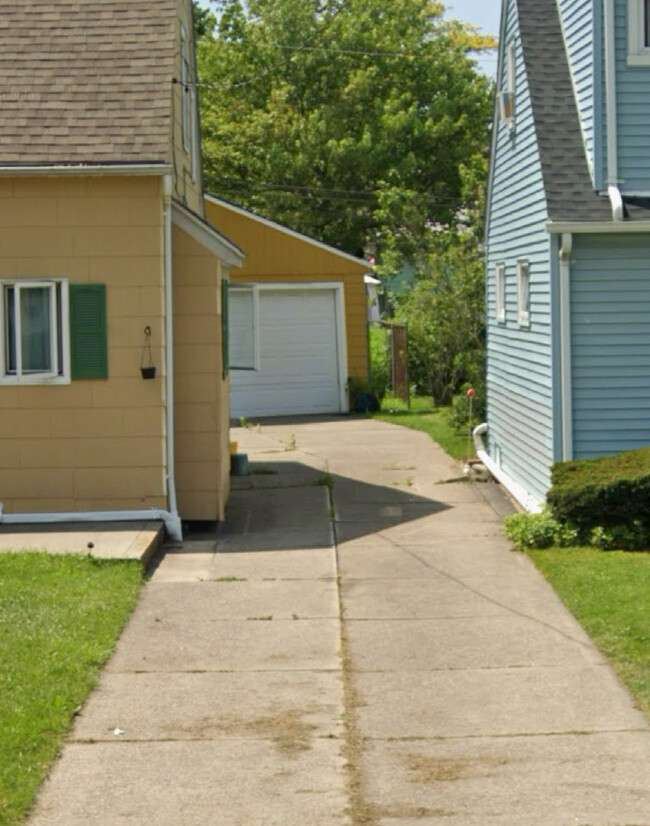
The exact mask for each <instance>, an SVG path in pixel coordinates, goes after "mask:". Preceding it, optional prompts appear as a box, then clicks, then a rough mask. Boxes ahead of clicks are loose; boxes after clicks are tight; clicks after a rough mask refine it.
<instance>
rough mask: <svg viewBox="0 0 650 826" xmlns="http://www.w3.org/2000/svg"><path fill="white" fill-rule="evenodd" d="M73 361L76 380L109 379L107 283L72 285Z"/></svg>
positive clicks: (71, 326) (71, 325)
mask: <svg viewBox="0 0 650 826" xmlns="http://www.w3.org/2000/svg"><path fill="white" fill-rule="evenodd" d="M70 362H71V369H72V378H73V379H107V378H108V346H107V335H106V286H105V285H104V284H70Z"/></svg>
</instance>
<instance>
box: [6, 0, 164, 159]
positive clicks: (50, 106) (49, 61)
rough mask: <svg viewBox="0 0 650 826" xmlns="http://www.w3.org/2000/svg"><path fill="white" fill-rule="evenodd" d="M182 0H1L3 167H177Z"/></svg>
mask: <svg viewBox="0 0 650 826" xmlns="http://www.w3.org/2000/svg"><path fill="white" fill-rule="evenodd" d="M175 16H176V2H175V0H146V1H145V0H122V2H116V1H115V0H76V2H69V1H68V0H62V1H61V0H59V1H58V2H56V3H52V2H51V0H0V90H1V91H0V104H1V107H2V117H1V118H0V166H8V165H33V164H44V165H48V164H111V163H134V164H135V163H164V162H166V161H168V160H169V154H170V131H171V106H172V80H173V75H174V53H175V43H174V32H175Z"/></svg>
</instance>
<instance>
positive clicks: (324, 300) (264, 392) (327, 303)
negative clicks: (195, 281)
mask: <svg viewBox="0 0 650 826" xmlns="http://www.w3.org/2000/svg"><path fill="white" fill-rule="evenodd" d="M252 295H253V291H251V290H249V291H248V294H246V291H245V290H242V291H240V290H238V289H237V288H234V289H231V302H230V307H231V311H230V325H231V339H230V340H231V365H232V368H231V371H230V376H231V410H232V415H233V416H234V417H235V418H239V417H240V416H245V417H246V418H250V417H251V416H283V415H300V414H304V415H306V414H309V413H339V412H341V399H340V376H339V344H338V335H337V323H338V318H337V293H336V290H333V289H308V290H301V289H272V288H268V289H267V288H260V289H259V290H257V292H256V301H257V306H256V308H255V312H254V313H253V310H252V307H253V299H252ZM233 299H234V300H233ZM253 316H254V319H253V320H252V318H253ZM251 328H253V329H254V336H255V341H254V344H252V343H251V338H250V335H249V333H250V330H251ZM252 350H255V351H256V357H255V359H253V360H254V361H255V363H256V367H257V369H254V370H250V369H248V370H241V369H236V366H235V365H236V364H237V356H238V354H242V355H241V357H242V359H243V358H246V357H247V356H246V353H247V352H248V351H250V352H251V354H252Z"/></svg>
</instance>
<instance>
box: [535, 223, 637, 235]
mask: <svg viewBox="0 0 650 826" xmlns="http://www.w3.org/2000/svg"><path fill="white" fill-rule="evenodd" d="M546 230H547V231H548V232H553V233H562V232H573V233H576V234H584V235H592V234H595V233H598V234H599V235H600V234H602V233H603V232H614V233H634V232H646V233H647V232H650V221H625V222H623V223H612V222H611V221H592V222H589V221H584V222H579V221H547V222H546Z"/></svg>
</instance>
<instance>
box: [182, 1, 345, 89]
mask: <svg viewBox="0 0 650 826" xmlns="http://www.w3.org/2000/svg"><path fill="white" fill-rule="evenodd" d="M353 2H354V0H343V2H342V3H341V5H340V6H339V7H338V9H337V10H336V11H335V12H334V13H333V14H331V15H330V16H329V17H328V18H327V20H326V21H325V22H324V23H323V25H322V26H321V27H320V28H319V29H317V30H316V31H315V32H313V33H312V34H311V35H310V36H309V37H308V38H307V39H306V40H304V41H303V42H302V43H301V44H300V45H299V46H296V47H294V48H295V49H296V50H300V49H303V48H307V47H308V46H309V44H310V43H311V42H312V41H313V40H315V39H316V38H317V37H321V35H323V34H324V32H326V31H327V29H328V28H329V27H330V26H331V25H332V23H333V22H334V21H335V20H336V18H337V17H338V16H339V15H340V14H341V12H343V11H347V9H348V8H349V7H350V6H351V5H352V3H353ZM290 62H291V57H289V58H288V59H287V60H283V61H281V62H280V63H276V64H275V65H273V66H269V67H268V68H267V69H265V70H264V71H263V72H260V73H259V74H258V75H256V76H254V77H252V78H249V79H248V80H242V81H240V82H239V83H231V84H228V85H227V88H229V89H240V88H241V87H243V86H250V85H251V84H252V83H257V81H258V80H261V79H262V78H264V77H267V76H268V75H269V74H271V73H272V72H275V71H276V70H277V69H281V68H283V67H284V66H288V65H289V63H290ZM197 85H198V86H200V87H202V88H206V89H209V88H215V89H223V88H226V84H221V85H217V84H201V83H199V84H197Z"/></svg>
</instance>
